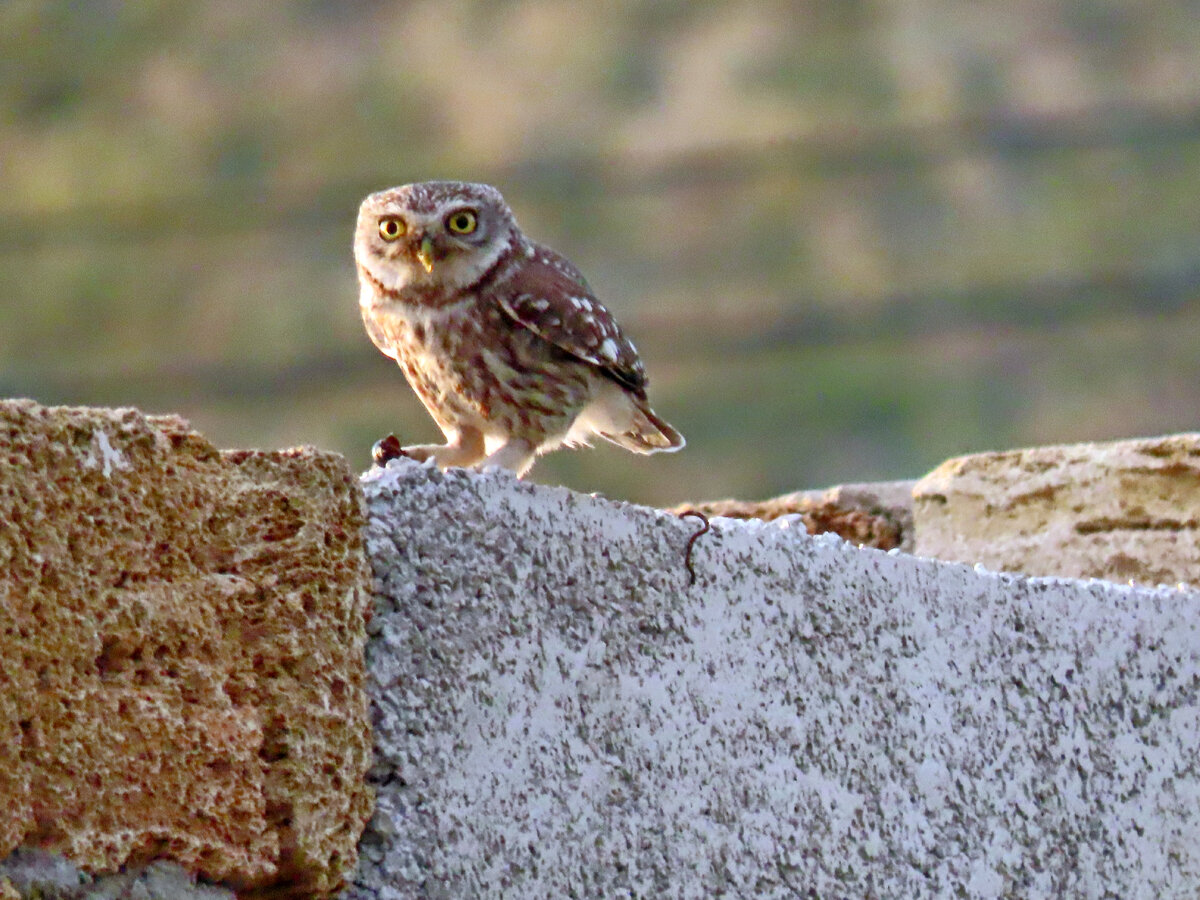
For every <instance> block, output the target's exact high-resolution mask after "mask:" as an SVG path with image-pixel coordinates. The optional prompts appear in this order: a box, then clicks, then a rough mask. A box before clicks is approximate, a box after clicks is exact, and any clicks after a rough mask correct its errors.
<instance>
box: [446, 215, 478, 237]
mask: <svg viewBox="0 0 1200 900" xmlns="http://www.w3.org/2000/svg"><path fill="white" fill-rule="evenodd" d="M477 224H478V221H477V220H476V218H475V213H474V212H473V211H471V210H469V209H460V210H459V211H458V212H456V213H451V214H450V218H448V219H446V227H447V228H449V229H450V230H451V231H453V232H454V233H455V234H470V233H471V232H472V231H474V230H475V226H476V225H477Z"/></svg>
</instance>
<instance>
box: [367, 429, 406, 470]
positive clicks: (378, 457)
mask: <svg viewBox="0 0 1200 900" xmlns="http://www.w3.org/2000/svg"><path fill="white" fill-rule="evenodd" d="M407 455H408V454H406V453H405V452H404V448H403V447H401V446H400V439H399V438H398V437H396V436H395V435H394V434H389V435H388V436H387V437H385V438H380V439H379V440H377V441H376V442H375V444H374V446H372V447H371V461H372V462H374V463H375V465H377V466H379V468H381V469H382V468H384V467H385V466H386V465H387V464H388V463H389V462H391V461H392V460H393V459H399V458H400V457H402V456H407Z"/></svg>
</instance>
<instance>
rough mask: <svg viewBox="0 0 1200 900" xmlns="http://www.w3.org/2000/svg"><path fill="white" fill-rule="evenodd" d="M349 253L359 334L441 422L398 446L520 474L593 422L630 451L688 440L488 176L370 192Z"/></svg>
mask: <svg viewBox="0 0 1200 900" xmlns="http://www.w3.org/2000/svg"><path fill="white" fill-rule="evenodd" d="M354 259H355V261H356V263H357V265H358V279H359V283H360V285H361V291H360V294H359V306H360V308H361V311H362V317H363V322H364V323H365V324H366V326H367V334H369V335H370V337H371V340H372V341H373V342H374V343H375V346H376V347H378V348H379V349H380V350H381V351H383V353H384V354H385V355H386V356H390V357H391V358H392V359H394V360H396V362H397V363H398V364H399V365H400V368H401V369H403V370H404V374H405V376H406V377H407V378H408V383H409V384H410V385H412V388H413V390H414V391H416V393H417V396H418V397H420V398H421V402H422V403H424V404H425V408H426V409H427V410H429V414H430V415H431V416H433V419H434V421H435V422H437V424H438V427H440V428H441V429H442V432H443V433H444V434H445V436H446V443H445V444H444V445H442V444H421V445H418V446H412V447H405V448H403V449H402V450H401V451H400V452H402V453H403V454H404V455H405V456H409V457H412V458H414V459H417V460H426V459H432V460H434V462H436V463H437V464H438V465H439V466H441V467H443V468H445V467H446V466H475V465H478V466H501V467H503V468H506V469H511V470H512V471H514V472H516V473H517V474H518V475H523V474H525V473H526V472H527V471H529V468H530V466H532V465H533V462H534V460H535V459H536V458H537V456H538V455H539V454H542V453H548V452H549V451H551V450H554V449H557V448H558V447H561V446H563V445H564V444H565V445H568V446H573V445H579V444H586V443H587V442H588V439H589V438H591V437H592V436H593V435H599V436H600V437H602V438H605V439H606V440H609V441H612V442H613V443H614V444H617V445H619V446H621V447H624V448H626V449H627V450H632V451H634V452H635V453H654V452H656V451H659V450H678V449H679V448H680V447H682V446H683V443H684V441H683V436H682V435H680V434H679V432H678V431H676V430H675V429H674V428H672V427H671V426H670V425H668V424H667V423H666V422H664V421H663V420H662V419H660V418H659V417H658V416H657V415H655V413H654V411H653V410H652V409H651V408H650V405H649V403H648V402H647V400H646V384H647V381H646V373H645V370H644V369H643V368H642V361H641V360H640V359H639V358H638V354H637V350H636V349H635V348H634V346H633V344H632V342H630V340H629V339H628V338H626V337H625V335H624V334H622V333H621V329H620V327H619V326H618V325H617V323H616V321H615V320H614V319H613V317H612V315H611V314H610V313H609V311H608V310H607V309H605V308H604V307H603V306H601V305H600V303H599V301H598V300H596V298H595V297H594V296H593V295H592V291H591V289H590V288H589V287H588V285H587V282H586V281H584V279H583V276H582V275H581V274H580V273H579V270H578V269H576V268H575V266H573V265H572V264H571V263H570V262H569V261H567V260H566V259H565V258H564V257H562V256H560V255H559V254H557V253H555V252H554V251H553V250H551V249H549V248H548V247H544V246H542V245H541V244H537V243H534V242H533V241H531V240H530V239H529V238H527V237H526V236H525V233H524V232H523V231H521V228H520V226H518V225H517V222H516V219H515V218H513V214H512V210H510V209H509V208H508V204H507V203H505V202H504V198H503V197H501V196H500V193H499V191H497V190H496V189H495V188H493V187H489V186H488V185H486V184H463V183H461V182H457V181H430V182H425V183H422V184H409V185H405V186H404V187H398V188H392V189H391V190H386V191H380V192H379V193H376V194H372V195H371V196H369V197H367V199H366V200H364V201H363V204H362V207H361V208H360V209H359V212H358V226H357V230H356V232H355V236H354ZM392 440H394V439H392Z"/></svg>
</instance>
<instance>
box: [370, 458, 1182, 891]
mask: <svg viewBox="0 0 1200 900" xmlns="http://www.w3.org/2000/svg"><path fill="white" fill-rule="evenodd" d="M364 487H365V490H366V495H367V502H368V509H369V515H368V526H367V544H368V548H369V553H370V556H371V558H372V563H373V565H374V567H375V574H376V576H377V585H378V593H377V595H376V604H377V613H376V616H375V618H374V619H373V620H372V624H371V630H372V632H373V637H372V639H371V641H370V642H369V643H368V659H369V672H370V691H371V695H372V702H373V716H374V722H375V726H376V730H377V738H376V750H377V759H378V764H377V765H376V767H375V768H374V769H373V770H372V780H373V782H374V783H375V784H376V785H377V790H378V796H377V809H376V814H375V816H374V818H373V819H372V822H371V824H370V825H369V826H368V830H367V832H366V834H365V835H364V838H363V841H362V844H361V851H362V859H361V863H360V867H359V870H358V872H357V874H356V877H355V882H354V885H353V886H352V888H351V890H350V892H349V894H348V896H350V897H353V898H407V897H440V898H467V897H470V898H499V897H580V898H585V897H586V898H591V897H655V898H705V900H707V898H712V897H762V898H795V897H831V898H832V897H904V898H927V897H928V898H933V897H971V898H985V900H986V898H1001V897H1006V898H1007V897H1020V898H1022V900H1039V898H1047V900H1049V898H1054V900H1061V898H1091V897H1096V898H1098V897H1121V898H1130V900H1135V898H1144V900H1150V898H1163V897H1171V898H1182V897H1194V896H1197V895H1198V894H1200V828H1197V827H1196V820H1197V819H1196V816H1197V813H1196V810H1197V808H1198V804H1200V698H1198V697H1197V688H1196V686H1197V684H1200V618H1198V617H1197V616H1196V609H1197V604H1198V603H1200V595H1198V594H1196V593H1194V592H1189V591H1183V590H1178V589H1175V588H1170V589H1168V588H1162V587H1160V588H1155V589H1150V588H1139V587H1131V586H1128V585H1116V584H1112V583H1109V582H1102V581H1091V582H1085V581H1073V580H1068V579H1036V578H1026V577H1023V576H1016V575H1007V574H995V573H991V572H987V571H984V570H982V569H976V568H973V567H967V566H963V565H956V564H947V563H941V562H937V561H934V560H927V559H917V558H914V557H912V556H908V555H905V554H903V553H899V552H895V551H893V552H891V553H885V552H881V551H878V550H872V549H859V548H857V547H855V546H854V545H852V544H849V543H847V542H845V541H842V540H840V539H838V538H836V537H833V536H832V535H823V536H819V537H811V536H809V535H807V534H806V533H805V532H804V529H802V528H800V527H799V524H798V523H797V522H796V520H795V519H791V518H787V517H785V518H782V519H779V520H777V521H775V522H770V523H765V522H762V521H756V520H751V521H734V520H731V519H714V520H713V522H712V530H711V531H710V532H709V533H707V534H704V535H702V536H700V537H699V538H698V539H697V540H696V542H695V543H694V545H693V547H692V551H693V552H692V556H693V560H692V561H693V564H694V568H695V571H696V575H697V578H696V581H695V584H694V585H690V586H689V578H688V573H687V570H686V566H685V564H684V553H685V547H686V545H687V542H688V540H689V539H690V537H691V536H692V535H693V534H694V533H695V532H696V531H697V522H696V521H695V520H694V519H685V520H680V519H678V518H677V517H675V516H673V515H670V514H668V513H664V512H662V511H658V510H652V509H645V508H640V507H636V506H629V505H626V504H621V503H613V502H610V501H606V500H603V499H598V498H593V497H588V496H581V495H579V494H574V493H571V492H569V491H566V490H562V489H559V488H549V487H541V486H537V485H534V484H529V483H524V482H519V481H516V480H514V479H513V478H511V477H509V476H507V475H505V474H504V473H483V474H482V475H480V474H476V473H469V472H461V471H448V472H444V473H442V472H438V471H436V470H430V469H429V468H426V467H423V466H420V465H417V464H415V463H413V462H411V461H408V460H397V461H394V462H392V463H389V465H388V468H387V469H386V470H385V471H378V470H377V471H373V472H372V473H370V474H369V475H368V476H367V478H366V479H365V481H364Z"/></svg>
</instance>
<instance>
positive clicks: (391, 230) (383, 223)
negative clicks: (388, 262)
mask: <svg viewBox="0 0 1200 900" xmlns="http://www.w3.org/2000/svg"><path fill="white" fill-rule="evenodd" d="M402 234H404V220H403V219H397V218H396V217H395V216H385V217H384V218H382V219H380V220H379V236H380V237H381V238H383V239H384V240H385V241H394V240H396V238H398V237H400V236H401V235H402Z"/></svg>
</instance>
